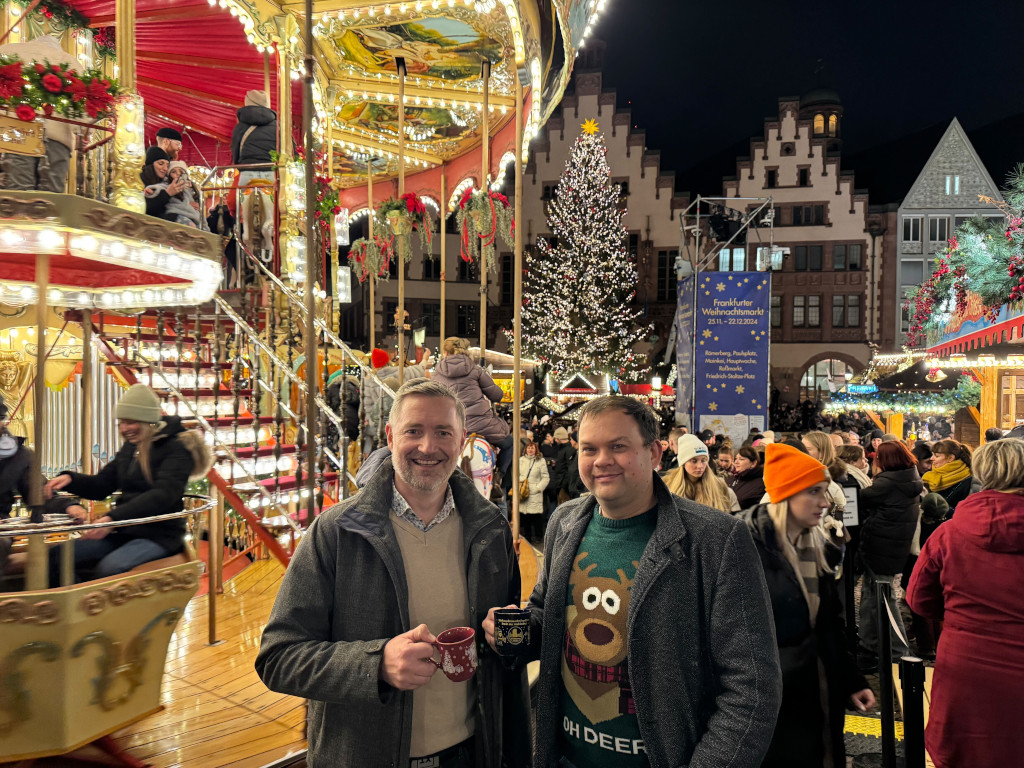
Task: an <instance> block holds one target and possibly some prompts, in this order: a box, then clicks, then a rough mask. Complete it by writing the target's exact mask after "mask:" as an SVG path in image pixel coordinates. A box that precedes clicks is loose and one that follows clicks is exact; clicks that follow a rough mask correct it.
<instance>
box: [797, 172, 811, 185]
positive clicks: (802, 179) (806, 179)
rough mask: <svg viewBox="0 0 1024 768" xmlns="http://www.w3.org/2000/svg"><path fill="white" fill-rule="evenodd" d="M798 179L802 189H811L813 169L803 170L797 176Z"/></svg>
mask: <svg viewBox="0 0 1024 768" xmlns="http://www.w3.org/2000/svg"><path fill="white" fill-rule="evenodd" d="M797 178H798V181H797V183H798V184H799V185H800V186H801V187H809V186H811V169H810V168H801V169H800V170H799V172H798V174H797Z"/></svg>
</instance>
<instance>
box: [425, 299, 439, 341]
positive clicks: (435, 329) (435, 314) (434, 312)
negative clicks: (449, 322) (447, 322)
mask: <svg viewBox="0 0 1024 768" xmlns="http://www.w3.org/2000/svg"><path fill="white" fill-rule="evenodd" d="M423 327H424V328H426V329H427V333H428V334H429V335H431V336H437V335H439V334H440V333H441V303H440V302H438V301H424V302H423Z"/></svg>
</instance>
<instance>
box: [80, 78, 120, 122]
mask: <svg viewBox="0 0 1024 768" xmlns="http://www.w3.org/2000/svg"><path fill="white" fill-rule="evenodd" d="M113 103H114V97H113V96H111V95H110V93H109V92H108V91H107V89H106V88H104V87H103V81H101V80H98V79H97V80H93V81H92V82H90V83H89V87H88V88H87V89H86V97H85V111H86V112H88V113H89V117H96V116H97V115H99V114H100V113H101V112H106V111H107V110H108V109H109V108H110V106H111V105H112V104H113Z"/></svg>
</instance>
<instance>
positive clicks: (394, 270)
mask: <svg viewBox="0 0 1024 768" xmlns="http://www.w3.org/2000/svg"><path fill="white" fill-rule="evenodd" d="M388 275H390V276H391V277H394V278H397V277H398V259H392V260H391V263H390V264H388Z"/></svg>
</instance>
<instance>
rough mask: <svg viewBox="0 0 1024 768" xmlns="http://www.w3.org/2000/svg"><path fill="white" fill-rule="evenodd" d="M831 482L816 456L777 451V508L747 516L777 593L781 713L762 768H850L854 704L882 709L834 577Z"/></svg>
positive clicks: (771, 451) (773, 500) (767, 480)
mask: <svg viewBox="0 0 1024 768" xmlns="http://www.w3.org/2000/svg"><path fill="white" fill-rule="evenodd" d="M829 482H830V479H829V475H828V470H827V469H825V465H824V464H822V463H821V462H820V461H818V460H817V459H813V458H811V457H810V456H808V455H807V454H806V453H804V452H802V451H800V450H799V449H797V448H793V447H792V446H788V445H778V444H774V445H769V446H767V448H766V450H765V464H764V484H765V489H766V490H767V492H768V498H769V503H767V504H761V505H759V506H757V507H754V508H752V509H749V510H747V511H746V512H744V513H743V518H744V519H745V520H746V522H747V526H748V527H749V529H750V534H751V536H752V537H753V539H754V544H755V546H756V547H757V551H758V554H759V555H760V556H761V565H762V567H763V568H764V575H765V581H766V582H767V584H768V592H769V594H771V598H772V611H773V613H774V616H775V635H776V640H777V642H778V646H779V660H780V662H781V665H782V707H781V709H780V710H779V718H778V721H777V723H776V726H775V735H774V736H773V737H772V744H771V747H770V748H769V749H768V755H767V756H766V757H765V760H764V762H763V763H762V764H761V765H762V768H822V766H834V767H835V768H844V767H845V766H846V751H845V747H844V743H843V730H844V721H845V708H846V704H847V702H850V703H851V704H852V705H853V706H854V707H856V709H857V710H859V711H861V712H866V711H867V710H868V709H870V708H871V707H873V706H874V705H875V697H874V694H873V693H872V692H871V688H870V687H868V684H867V681H866V680H865V679H864V677H863V676H862V675H861V674H860V673H859V672H858V671H857V664H856V661H855V660H854V658H853V656H852V654H850V652H849V651H848V650H847V648H848V647H849V646H848V644H847V638H846V626H845V624H844V623H843V614H842V608H841V606H840V603H839V591H838V588H837V586H836V580H835V573H834V570H833V569H834V567H835V565H836V564H837V563H838V562H839V557H840V555H839V550H838V548H836V547H835V546H834V545H833V544H831V543H830V542H829V541H828V540H827V539H826V538H825V535H824V534H823V533H822V530H821V528H820V527H819V523H820V522H821V519H822V516H823V515H825V513H826V512H827V511H828V510H829V508H830V507H831V505H832V502H831V500H830V499H829V497H828V486H829ZM822 672H823V673H824V674H822Z"/></svg>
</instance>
